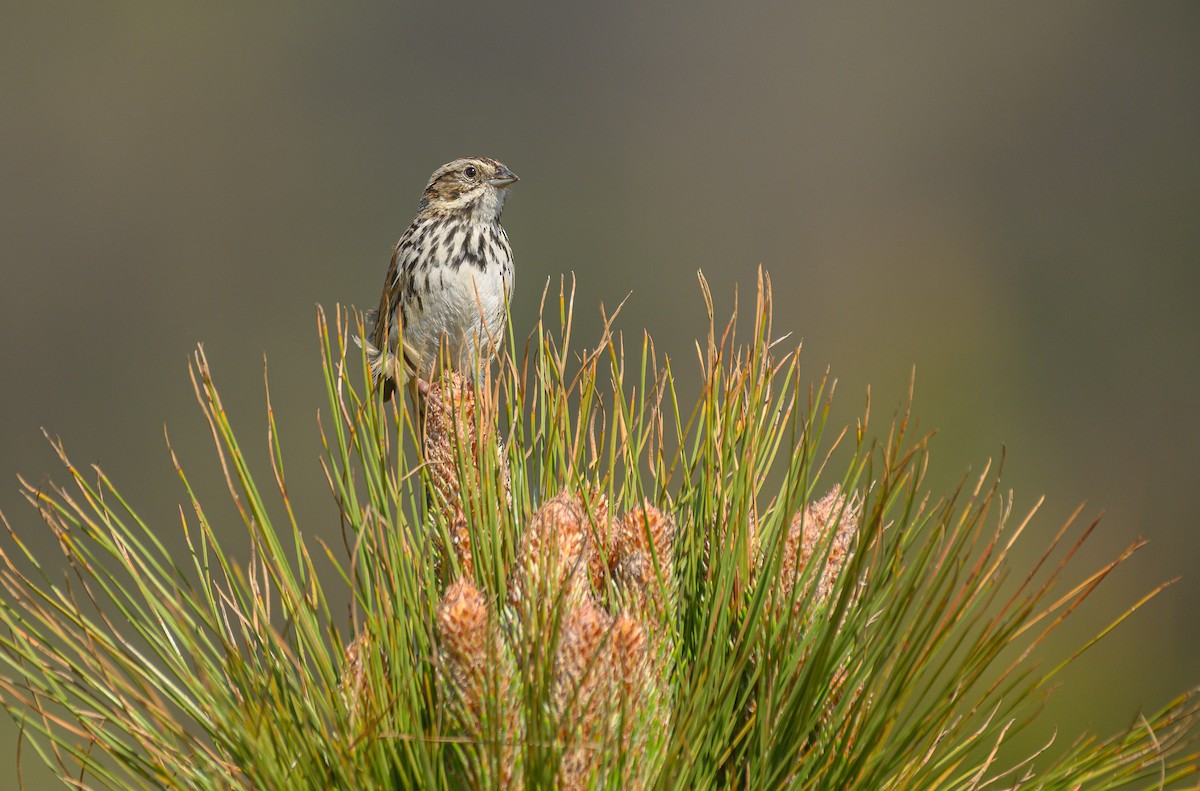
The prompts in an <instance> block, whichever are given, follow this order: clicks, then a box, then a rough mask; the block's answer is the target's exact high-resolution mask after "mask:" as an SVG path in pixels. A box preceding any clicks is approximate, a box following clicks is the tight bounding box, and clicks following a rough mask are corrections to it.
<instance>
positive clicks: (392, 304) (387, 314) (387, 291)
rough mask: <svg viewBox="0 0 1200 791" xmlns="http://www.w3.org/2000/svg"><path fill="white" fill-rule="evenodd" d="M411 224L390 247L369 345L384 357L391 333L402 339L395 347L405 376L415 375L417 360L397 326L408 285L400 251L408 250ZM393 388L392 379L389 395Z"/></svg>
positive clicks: (385, 373) (388, 378)
mask: <svg viewBox="0 0 1200 791" xmlns="http://www.w3.org/2000/svg"><path fill="white" fill-rule="evenodd" d="M413 227H414V226H409V228H408V230H407V231H405V232H404V235H403V236H401V237H400V241H398V242H396V246H395V248H393V250H392V262H391V264H390V265H389V266H388V272H387V277H386V278H385V279H384V281H383V293H382V294H381V295H380V297H379V310H378V311H377V312H376V316H375V327H374V332H373V333H372V337H371V343H372V345H373V346H374V347H375V348H376V349H378V350H379V352H380V353H381V354H383V355H384V359H385V360H386V359H387V357H386V355H387V352H388V349H389V347H390V346H391V339H392V335H393V333H394V334H395V336H396V337H397V338H398V339H400V340H401V341H402V342H401V343H400V344H399V345H400V347H401V348H399V349H397V356H399V357H400V358H401V362H402V364H403V366H404V375H405V377H406V378H411V377H413V376H415V375H416V372H417V362H418V357H417V353H416V351H415V350H414V349H413V347H412V346H411V345H410V344H409V343H408V342H407V341H404V340H403V332H402V331H401V330H402V327H400V326H398V325H399V324H400V323H402V322H403V311H401V310H400V300H401V297H402V296H403V294H404V290H405V289H406V288H407V286H408V283H407V280H408V267H406V266H404V261H403V260H402V259H403V254H404V253H405V252H406V251H408V250H409V249H410V247H409V246H408V245H405V241H406V240H407V239H408V238H409V237H410V236H411V235H412V233H413ZM389 373H390V372H388V371H384V378H385V380H390V379H391V376H390V375H389ZM394 387H395V382H392V383H391V386H390V387H389V390H388V393H389V395H390V392H391V389H393V388H394Z"/></svg>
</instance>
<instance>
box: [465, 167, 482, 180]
mask: <svg viewBox="0 0 1200 791" xmlns="http://www.w3.org/2000/svg"><path fill="white" fill-rule="evenodd" d="M463 173H465V174H466V176H467V178H469V179H473V178H475V177H476V176H478V175H479V171H478V170H476V169H475V166H474V165H467V167H466V169H465V170H463Z"/></svg>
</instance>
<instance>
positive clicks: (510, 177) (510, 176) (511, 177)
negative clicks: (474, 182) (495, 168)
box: [488, 167, 520, 189]
mask: <svg viewBox="0 0 1200 791" xmlns="http://www.w3.org/2000/svg"><path fill="white" fill-rule="evenodd" d="M518 181H520V179H519V178H517V174H516V173H513V172H512V171H511V170H509V169H508V168H506V167H501V168H500V172H499V173H497V174H496V178H494V179H488V184H491V185H492V186H493V187H498V188H500V189H504V188H505V187H507V186H510V185H512V184H516V183H517V182H518Z"/></svg>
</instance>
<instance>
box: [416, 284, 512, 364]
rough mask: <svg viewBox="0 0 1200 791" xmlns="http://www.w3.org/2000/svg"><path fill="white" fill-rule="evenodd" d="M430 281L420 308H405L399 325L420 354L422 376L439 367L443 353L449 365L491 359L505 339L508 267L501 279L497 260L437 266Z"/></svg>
mask: <svg viewBox="0 0 1200 791" xmlns="http://www.w3.org/2000/svg"><path fill="white" fill-rule="evenodd" d="M429 286H430V292H429V293H428V294H427V295H425V297H424V299H423V302H424V304H423V305H422V306H421V307H422V309H421V310H410V311H409V316H408V321H409V326H407V327H405V328H404V336H405V338H406V339H407V340H408V342H409V343H410V344H412V346H413V347H414V348H415V350H416V351H417V353H418V355H419V356H420V367H419V370H420V372H421V375H422V378H430V377H432V376H433V374H434V373H435V372H436V371H437V370H439V369H440V367H441V364H442V361H443V358H442V356H441V355H442V354H443V353H445V354H446V355H447V356H446V359H447V360H448V361H449V363H450V366H451V367H452V368H453V369H454V370H457V371H461V372H463V373H466V374H468V375H471V374H474V373H476V372H478V370H479V362H480V360H481V359H482V361H484V362H486V361H488V360H490V359H491V358H492V357H494V356H495V354H496V352H497V350H498V349H499V347H500V346H501V345H502V344H503V343H504V335H505V328H504V322H505V317H506V315H507V314H506V306H505V299H506V298H507V295H508V294H509V293H510V289H511V288H512V278H511V271H510V275H509V277H508V282H505V278H504V275H503V272H502V271H501V267H499V266H489V267H488V268H487V269H486V270H484V271H481V270H480V269H478V268H477V267H474V266H469V265H463V266H459V267H458V268H457V269H456V268H452V267H440V268H439V269H438V270H437V271H436V273H432V274H431V275H430V278H429ZM439 345H442V346H444V352H443V349H440V348H439Z"/></svg>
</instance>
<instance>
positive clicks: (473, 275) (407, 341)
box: [364, 157, 518, 400]
mask: <svg viewBox="0 0 1200 791" xmlns="http://www.w3.org/2000/svg"><path fill="white" fill-rule="evenodd" d="M517 180H518V179H517V175H516V174H515V173H513V172H512V171H511V170H509V169H508V167H506V166H505V165H504V164H503V163H501V162H498V161H496V160H494V159H489V158H488V157H465V158H463V159H456V160H454V161H453V162H449V163H447V164H445V165H442V166H441V167H440V168H438V169H437V170H435V171H434V172H433V175H432V176H431V177H430V179H429V183H428V184H427V185H426V186H425V191H424V192H423V193H422V194H421V202H420V204H419V206H418V208H417V216H416V217H415V218H414V219H413V221H412V223H411V224H410V225H409V226H408V230H406V231H405V232H404V234H403V235H402V236H401V237H400V240H399V241H397V242H396V246H395V248H394V249H393V250H392V263H391V266H389V267H388V272H387V277H386V278H385V279H384V281H383V294H382V296H380V298H379V308H378V309H377V310H372V311H368V312H367V314H366V317H365V322H364V329H365V331H366V347H367V348H366V351H367V361H368V363H369V364H370V369H371V376H372V379H373V380H374V383H375V385H376V386H377V387H381V388H383V394H384V398H385V400H386V399H388V398H390V397H391V395H392V393H393V392H395V390H396V388H397V387H398V386H399V385H400V384H408V385H409V386H410V387H414V388H415V387H418V386H419V385H418V383H419V382H426V383H428V382H431V381H433V379H434V378H435V377H437V376H439V375H441V374H442V373H444V372H445V369H446V368H447V367H448V368H449V370H450V371H454V372H457V373H459V374H462V375H463V376H465V377H466V378H467V379H468V381H476V380H477V379H478V377H479V376H480V375H482V372H483V371H484V370H485V368H486V366H487V364H488V363H489V362H490V361H491V360H492V359H493V358H494V357H495V356H496V354H497V353H498V351H499V348H500V346H501V344H502V343H503V341H504V336H505V334H506V323H507V317H508V301H509V298H510V297H511V295H512V288H513V256H512V247H511V246H510V245H509V243H508V234H507V233H505V231H504V227H503V226H502V225H501V224H500V215H501V213H502V212H503V210H504V199H505V197H506V196H507V195H508V188H509V187H511V186H512V185H513V184H515V183H517Z"/></svg>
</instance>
